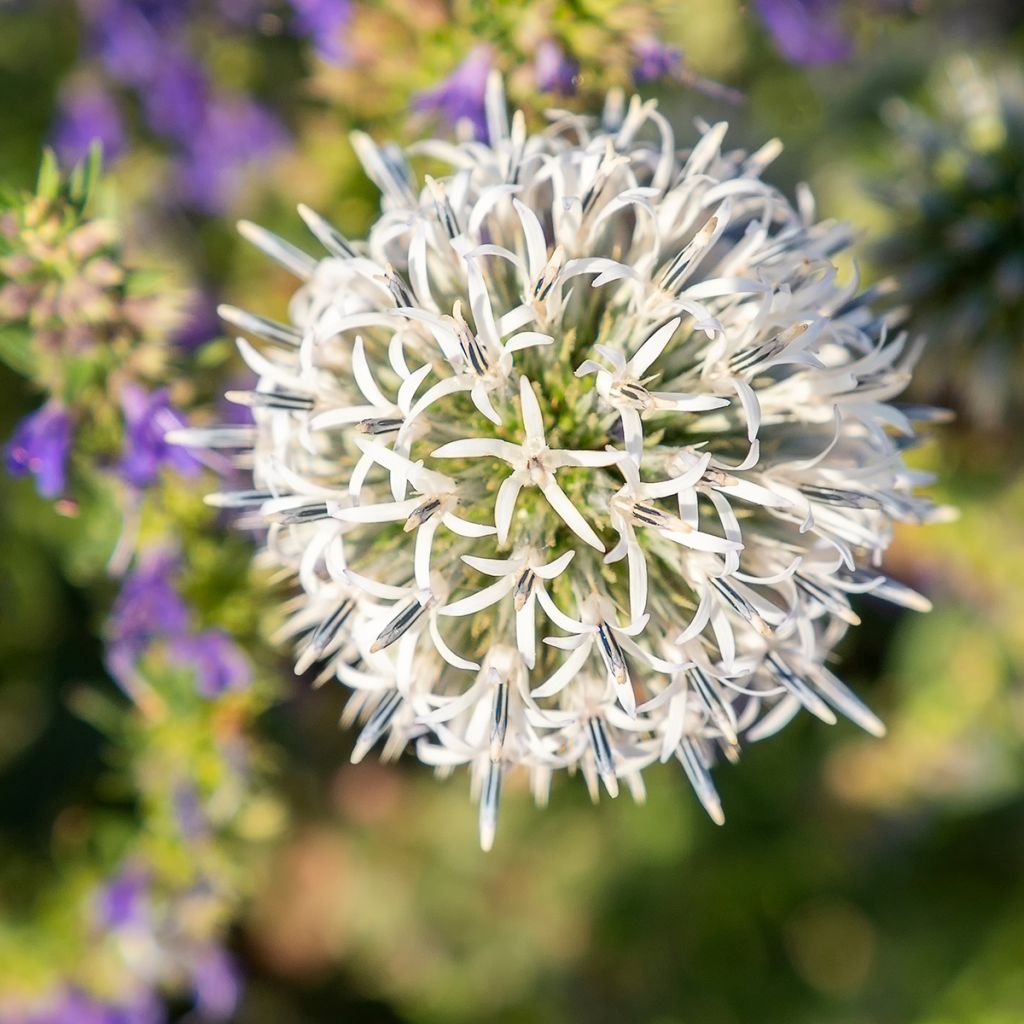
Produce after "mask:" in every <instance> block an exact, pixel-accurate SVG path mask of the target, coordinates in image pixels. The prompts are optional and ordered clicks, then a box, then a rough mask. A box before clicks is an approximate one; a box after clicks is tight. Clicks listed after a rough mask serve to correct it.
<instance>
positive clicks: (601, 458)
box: [547, 448, 625, 469]
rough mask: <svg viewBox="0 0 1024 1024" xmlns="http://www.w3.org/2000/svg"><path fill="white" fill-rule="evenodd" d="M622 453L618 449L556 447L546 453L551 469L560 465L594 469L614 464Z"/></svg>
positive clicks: (619, 459) (620, 457)
mask: <svg viewBox="0 0 1024 1024" xmlns="http://www.w3.org/2000/svg"><path fill="white" fill-rule="evenodd" d="M624 454H625V453H624V452H620V451H603V452H586V451H577V450H575V449H572V450H570V449H568V448H557V449H553V450H552V451H551V452H549V453H548V456H547V463H548V465H549V466H550V467H551V468H552V469H559V468H561V467H562V466H589V467H590V468H592V469H595V468H598V467H600V466H614V465H615V464H616V463H617V462H619V461H621V459H622V457H623V455H624Z"/></svg>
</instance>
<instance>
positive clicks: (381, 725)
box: [352, 690, 402, 764]
mask: <svg viewBox="0 0 1024 1024" xmlns="http://www.w3.org/2000/svg"><path fill="white" fill-rule="evenodd" d="M401 706H402V695H401V694H400V693H399V692H398V691H397V690H392V691H391V692H390V693H388V694H387V696H385V697H384V698H382V699H381V701H380V702H379V703H378V704H377V706H376V707H375V708H374V709H373V714H371V715H370V717H369V719H368V720H367V722H366V725H365V726H363V730H362V732H361V733H360V734H359V739H357V740H356V742H355V746H354V747H353V748H352V763H353V764H358V763H359V762H360V761H362V759H363V758H364V757H366V755H367V754H368V753H369V752H370V749H371V748H372V747H373V745H374V744H375V743H376V742H377V740H379V739H380V738H381V736H382V735H383V734H384V732H385V731H386V730H387V729H388V727H389V726H390V725H391V722H392V720H393V719H394V717H395V714H396V713H397V711H398V709H399V708H400V707H401Z"/></svg>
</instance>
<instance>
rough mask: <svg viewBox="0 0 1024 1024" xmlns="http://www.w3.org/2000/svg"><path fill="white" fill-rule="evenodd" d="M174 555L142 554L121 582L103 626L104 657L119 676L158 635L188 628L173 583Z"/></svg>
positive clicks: (186, 615) (177, 633)
mask: <svg viewBox="0 0 1024 1024" xmlns="http://www.w3.org/2000/svg"><path fill="white" fill-rule="evenodd" d="M177 567H178V562H177V558H176V557H175V555H174V554H173V553H172V552H169V551H153V552H150V553H149V554H148V555H145V556H144V557H143V558H142V559H141V560H140V562H139V565H138V566H137V567H136V569H135V570H134V571H133V572H131V573H129V574H128V575H127V576H126V577H125V579H124V582H123V583H122V584H121V591H120V593H119V594H118V595H117V600H115V601H114V607H113V609H112V610H111V613H110V620H109V623H108V626H107V632H108V637H109V643H108V656H109V658H110V661H111V663H112V671H113V672H114V675H115V676H116V677H118V678H121V675H122V673H123V671H125V670H130V669H131V667H132V665H133V664H134V661H135V659H136V658H137V657H138V656H139V655H140V654H141V653H142V652H143V651H144V650H145V649H146V647H148V646H149V644H150V642H151V641H152V640H153V639H155V638H156V637H159V636H170V637H178V636H182V635H184V633H185V632H186V631H187V630H188V628H189V622H190V615H189V610H188V607H187V605H186V604H185V602H184V600H183V599H182V597H181V595H180V594H179V593H178V591H177V588H176V587H175V585H174V574H175V571H176V570H177Z"/></svg>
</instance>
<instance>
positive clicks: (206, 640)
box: [171, 629, 251, 697]
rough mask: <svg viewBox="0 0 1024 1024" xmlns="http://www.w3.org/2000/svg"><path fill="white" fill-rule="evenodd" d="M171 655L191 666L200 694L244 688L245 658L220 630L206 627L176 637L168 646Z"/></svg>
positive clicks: (248, 674) (247, 673)
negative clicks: (193, 669) (170, 646)
mask: <svg viewBox="0 0 1024 1024" xmlns="http://www.w3.org/2000/svg"><path fill="white" fill-rule="evenodd" d="M171 657H172V658H173V660H174V661H177V662H179V663H181V664H188V665H192V666H193V667H194V668H195V671H196V689H197V690H198V691H199V692H200V693H201V694H202V695H203V696H204V697H219V696H220V695H221V694H222V693H226V692H227V691H228V690H244V689H245V687H247V686H248V685H249V682H250V679H251V671H250V668H249V662H248V661H246V659H245V656H244V655H243V654H242V652H241V651H240V650H239V649H238V647H237V645H236V644H235V642H234V641H233V640H232V639H231V637H230V636H228V634H227V633H225V632H223V630H219V629H207V630H205V631H204V632H202V633H193V634H190V635H188V636H182V637H179V638H178V639H177V640H175V641H174V644H173V646H172V648H171Z"/></svg>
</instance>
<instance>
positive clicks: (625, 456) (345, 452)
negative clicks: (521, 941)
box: [177, 77, 937, 847]
mask: <svg viewBox="0 0 1024 1024" xmlns="http://www.w3.org/2000/svg"><path fill="white" fill-rule="evenodd" d="M487 117H488V122H489V123H488V133H487V137H488V138H489V139H490V142H489V143H488V144H484V143H481V142H463V143H461V144H452V143H449V142H441V141H425V142H422V143H420V144H419V145H418V146H417V147H415V149H414V153H415V154H416V155H419V156H425V157H429V158H431V160H432V161H433V162H440V163H446V164H448V165H449V166H450V167H451V173H450V174H449V175H448V176H447V177H444V178H439V179H434V178H430V177H427V178H426V179H425V180H424V182H423V184H422V185H418V184H415V183H414V177H413V173H412V171H411V169H410V167H409V165H408V164H407V162H406V157H405V155H404V154H402V153H401V152H399V151H398V150H396V149H394V148H393V147H380V146H377V145H376V144H374V143H373V142H372V141H371V140H370V139H368V138H367V137H365V136H361V135H358V136H356V137H355V139H354V144H355V146H356V149H357V152H358V154H359V156H360V158H361V159H362V161H363V164H364V166H365V168H366V171H367V173H368V174H369V176H370V177H371V178H372V179H373V181H374V182H375V183H376V184H377V185H378V187H379V188H380V189H381V192H382V193H383V208H382V213H381V216H380V218H379V219H378V220H377V222H376V223H375V225H374V226H373V228H372V229H371V231H370V235H369V238H368V239H367V240H366V241H365V242H350V241H349V240H347V239H345V238H344V237H343V236H342V235H341V234H340V233H339V232H338V231H337V230H336V229H335V228H333V227H331V226H330V225H328V224H327V223H326V222H325V221H324V220H322V219H321V218H320V217H319V216H318V215H316V214H315V213H313V212H312V211H310V210H308V209H306V208H305V207H301V208H300V213H301V215H302V217H303V219H304V220H305V222H306V224H307V225H308V226H309V228H310V229H311V230H312V233H313V234H314V235H315V236H316V238H317V239H318V240H319V241H320V243H321V244H322V245H323V246H324V247H325V249H326V251H327V255H326V256H325V257H322V258H313V257H311V256H308V255H306V254H305V253H304V252H302V251H300V250H299V249H297V248H295V247H294V246H292V245H291V244H289V243H287V242H284V241H283V240H281V239H279V238H277V237H276V236H274V235H271V234H270V233H268V232H266V231H264V230H262V229H260V228H257V227H255V226H253V225H243V233H244V234H245V235H246V236H247V237H248V238H249V239H250V240H251V241H252V242H254V243H255V244H257V245H258V246H259V247H260V248H262V249H263V250H264V251H265V252H266V253H267V255H268V256H270V257H271V258H272V259H274V260H276V261H277V262H279V263H280V264H281V265H282V266H284V267H285V268H286V269H288V270H289V271H290V272H292V273H293V274H295V275H296V276H297V277H298V278H299V279H300V280H301V282H302V283H301V286H300V287H299V289H298V291H297V292H296V293H295V295H294V297H293V299H292V302H291V306H290V309H289V320H290V323H289V324H281V323H277V322H274V321H268V320H265V319H263V318H262V317H258V316H255V315H253V314H249V313H243V312H241V311H238V310H234V309H225V310H224V311H223V313H224V316H225V318H226V319H227V320H228V321H229V322H230V323H232V324H234V325H235V326H237V327H238V328H239V329H240V330H241V331H243V332H244V333H245V334H247V335H249V337H250V340H246V339H240V340H239V347H240V349H241V352H242V355H243V357H244V358H245V359H246V361H247V362H248V363H249V365H250V366H251V367H252V368H253V369H254V370H255V371H256V373H257V374H258V375H259V378H260V380H259V385H258V387H257V390H256V391H255V392H254V393H252V394H248V395H241V396H238V395H236V396H233V397H235V398H237V399H238V400H241V401H244V402H246V404H249V405H251V406H252V407H253V412H254V415H255V419H256V426H255V428H254V429H253V430H248V429H247V430H246V431H244V432H243V433H240V432H239V429H238V428H211V429H209V430H201V429H200V430H194V431H190V432H184V434H183V435H181V436H179V437H178V438H177V439H178V440H181V441H184V442H186V443H191V444H199V445H203V444H207V445H213V446H220V447H224V448H226V449H228V450H234V451H235V452H236V453H237V461H238V462H239V463H240V464H241V465H247V466H251V468H252V471H253V477H254V483H253V488H252V489H251V490H248V491H245V492H240V493H235V494H222V495H217V496H214V497H213V499H212V500H213V501H215V502H216V503H218V504H221V505H226V506H234V507H238V508H241V509H243V510H245V516H246V519H247V520H249V521H252V520H258V521H260V522H263V523H265V524H266V525H267V545H266V551H265V555H264V557H266V558H267V559H268V560H270V561H271V562H272V563H274V564H277V565H281V566H285V567H287V568H288V569H290V570H291V571H292V572H293V573H294V575H295V578H296V580H297V583H298V586H299V589H300V592H301V599H299V600H298V601H297V602H296V604H295V610H294V613H293V615H292V617H291V619H290V621H289V624H288V626H287V629H286V631H285V632H286V636H287V638H289V639H291V640H293V641H294V642H295V643H296V645H297V650H298V666H297V667H298V668H299V669H300V670H305V669H306V668H309V667H310V666H312V665H313V664H318V665H319V666H321V668H320V673H321V674H320V678H321V679H327V678H337V679H338V680H340V681H341V682H342V683H343V684H345V685H346V686H347V687H349V688H351V690H352V691H353V692H352V695H351V697H350V699H349V702H348V706H347V710H346V717H347V719H348V720H350V721H354V720H357V719H358V720H360V721H362V723H363V726H362V731H361V733H360V735H359V738H358V739H357V741H356V746H355V751H354V754H353V757H354V759H359V758H361V757H363V756H364V755H365V754H366V752H367V751H368V750H369V749H370V748H371V747H372V746H374V744H376V743H378V742H379V741H382V742H383V745H384V751H385V754H386V755H388V756H397V754H399V753H400V752H401V751H402V750H404V749H406V748H407V747H408V746H410V745H412V747H413V748H414V749H415V752H416V754H417V755H418V757H419V758H420V759H421V760H423V761H424V762H426V763H428V764H431V765H434V766H436V767H437V768H438V770H439V771H442V772H447V771H450V770H451V769H452V768H453V767H454V766H457V765H461V764H466V765H468V766H469V767H470V769H471V774H472V779H473V785H474V787H475V790H476V792H477V793H478V794H479V797H480V832H481V842H482V843H483V845H484V846H485V847H489V846H490V844H491V842H492V840H493V836H494V830H495V825H496V821H497V806H498V799H499V795H500V791H501V785H502V781H503V778H504V777H505V776H506V774H507V773H508V772H509V771H510V770H512V769H513V768H516V767H519V766H521V767H524V768H525V769H526V770H527V771H528V773H529V775H530V777H531V783H532V788H533V791H534V793H535V795H536V797H537V799H538V800H543V799H544V798H545V797H546V795H547V791H548V787H549V784H550V779H551V776H552V774H553V773H554V772H555V771H556V770H558V769H563V768H564V769H568V770H569V771H573V772H575V771H579V772H580V773H581V774H582V775H583V777H584V779H585V780H586V783H587V785H588V787H589V789H590V791H591V793H592V795H594V797H595V798H596V796H597V793H598V790H599V788H600V787H601V786H603V787H604V788H605V789H606V790H607V791H608V792H609V793H611V794H612V795H614V794H616V793H617V792H618V787H619V782H620V780H621V781H622V782H624V783H625V784H626V785H627V786H628V787H629V788H630V790H631V791H632V792H633V794H634V796H637V797H641V796H642V794H643V783H642V779H641V771H642V769H643V768H645V767H646V766H648V765H650V764H652V763H653V762H656V761H668V760H670V759H672V758H675V759H677V760H678V761H679V762H680V763H681V764H682V766H683V769H684V770H685V772H686V774H687V776H688V778H689V780H690V782H691V783H692V785H693V787H694V789H695V791H696V793H697V795H698V797H699V798H700V800H701V802H702V803H703V805H704V807H705V808H706V809H707V811H708V813H709V814H710V815H711V816H712V817H713V818H714V819H715V820H716V821H721V820H722V811H721V807H720V804H719V801H718V797H717V795H716V793H715V789H714V786H713V784H712V782H711V778H710V774H709V769H710V767H711V765H712V763H713V762H714V760H715V759H716V758H717V756H718V755H719V754H724V755H725V756H727V757H729V758H730V759H735V758H736V756H737V755H738V752H739V748H740V745H741V743H743V742H744V741H745V740H757V739H760V738H763V737H766V736H768V735H770V734H771V733H773V732H775V731H776V730H778V729H779V728H781V727H782V726H783V725H784V724H785V723H786V722H787V721H789V720H790V719H791V718H792V717H793V716H794V715H795V714H796V713H798V712H799V711H800V710H801V709H805V710H807V711H809V712H810V713H811V714H813V715H816V716H817V717H818V718H820V719H822V720H824V721H826V722H833V721H835V714H834V712H836V711H838V712H840V713H842V714H844V715H846V716H848V717H849V718H851V719H853V720H854V721H855V722H857V723H858V724H859V725H861V726H863V727H864V728H865V729H867V730H869V731H871V732H874V733H881V732H882V731H883V729H882V725H881V723H880V722H879V720H878V719H877V718H876V717H875V716H874V715H873V714H872V713H871V711H869V710H868V709H867V708H866V707H865V706H864V705H863V704H862V703H861V702H860V701H859V700H858V699H857V697H856V696H854V694H853V693H852V692H851V691H850V690H848V689H847V688H846V687H845V686H844V685H843V684H842V683H841V682H840V681H839V679H837V678H836V677H835V676H834V675H833V674H832V673H831V672H830V671H829V670H828V669H827V668H826V667H825V661H826V659H827V657H828V656H829V654H830V653H831V651H832V650H833V648H834V646H835V644H836V643H837V641H838V640H839V639H840V637H841V636H842V635H843V633H844V632H845V630H846V628H847V627H848V626H849V625H851V624H855V623H856V622H857V621H858V619H857V616H856V613H855V612H854V611H853V610H852V608H851V605H850V598H851V595H854V594H858V593H862V592H864V591H874V592H875V593H876V594H878V595H880V596H883V597H886V598H888V599H890V600H894V601H897V602H900V603H903V604H907V605H910V606H911V607H924V606H926V602H925V601H924V599H922V598H919V597H918V596H917V595H915V594H913V593H912V592H911V591H909V590H907V589H906V588H904V587H901V586H900V585H898V584H896V583H894V582H892V581H891V580H888V579H887V578H886V577H884V576H883V575H882V574H881V573H880V572H879V570H878V569H877V566H878V564H879V562H880V560H881V556H882V554H883V553H884V551H885V549H886V547H887V545H888V543H889V540H890V535H891V530H892V524H893V522H894V521H895V520H909V521H922V520H925V519H928V518H932V517H934V516H935V515H936V514H937V510H935V509H934V508H933V507H932V506H931V505H930V504H929V503H928V502H927V501H925V500H924V499H921V498H917V497H915V496H914V494H913V491H914V488H915V486H916V485H917V484H919V483H921V482H922V481H921V479H920V477H919V475H918V474H915V473H913V472H912V471H910V470H909V469H907V467H906V466H905V465H904V463H903V461H902V458H901V451H902V449H903V448H905V447H906V446H907V445H908V444H910V443H912V442H913V440H914V437H915V433H914V427H913V424H912V423H911V420H910V416H909V415H908V413H907V412H904V411H902V410H901V409H900V408H899V407H898V406H897V405H894V404H892V402H891V400H892V399H893V398H894V397H895V396H896V395H898V393H899V392H900V391H901V390H902V388H903V387H904V386H905V384H906V382H907V379H908V373H909V367H910V363H911V362H912V353H910V352H909V351H908V350H907V346H906V340H905V338H904V336H903V335H900V334H897V333H894V332H893V331H891V330H890V329H889V326H890V325H888V324H887V323H886V322H885V320H884V319H883V318H879V317H878V316H876V315H875V314H874V313H872V311H871V309H870V308H869V305H868V299H869V298H870V296H869V295H865V294H859V293H858V284H857V281H856V280H854V281H852V282H850V283H844V282H841V281H840V280H839V279H838V277H837V273H836V269H835V267H834V266H833V265H832V263H831V257H832V256H833V255H834V254H835V253H837V252H838V251H840V250H842V249H843V248H844V247H845V246H846V245H847V244H848V241H849V233H848V231H847V229H846V228H845V227H844V226H843V225H837V224H833V223H828V222H824V223H816V222H815V219H814V209H813V203H812V201H811V199H810V196H809V194H808V193H806V192H804V193H802V194H801V195H800V197H799V202H798V203H797V205H796V206H795V207H794V206H793V205H791V204H790V202H789V201H788V200H787V199H786V198H785V197H784V196H782V195H781V194H780V193H779V192H778V191H777V190H776V189H774V188H773V187H771V186H770V185H768V184H766V183H765V182H763V181H762V180H761V172H762V171H763V169H764V167H765V166H766V165H767V164H768V163H769V162H770V161H771V160H772V159H773V158H774V156H775V155H776V153H777V151H778V148H779V147H778V145H777V144H776V143H774V142H773V143H769V144H767V145H766V146H764V147H762V148H761V149H760V150H758V151H757V152H754V153H752V154H747V153H743V152H739V151H729V150H723V148H722V145H723V140H724V135H725V125H722V124H719V125H714V126H707V125H699V126H698V133H697V137H696V139H695V141H694V143H693V145H692V146H690V147H689V148H687V149H684V150H682V151H677V149H676V143H675V140H674V137H673V133H672V130H671V128H670V126H669V124H668V123H667V121H666V120H665V119H664V117H662V115H661V114H660V113H659V112H658V110H657V108H656V105H655V104H654V103H653V102H643V101H641V100H640V99H637V98H634V99H633V100H631V101H630V102H628V103H627V102H625V100H624V99H623V97H622V96H621V95H619V94H612V95H610V96H609V98H608V101H607V104H606V107H605V110H604V113H603V116H602V117H601V118H600V119H598V120H596V121H595V120H591V119H587V118H582V117H578V116H575V115H568V114H565V115H562V114H559V115H554V116H553V117H552V120H551V124H550V125H549V126H548V127H547V128H546V129H545V130H544V131H543V132H540V133H538V134H528V133H527V131H526V127H525V122H524V120H523V118H522V116H521V115H518V114H517V115H516V116H515V117H514V118H512V119H511V122H510V121H509V120H508V117H507V114H506V108H505V101H504V96H503V94H502V89H501V82H500V80H499V79H498V78H497V77H492V79H491V81H490V84H489V93H488V106H487Z"/></svg>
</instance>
